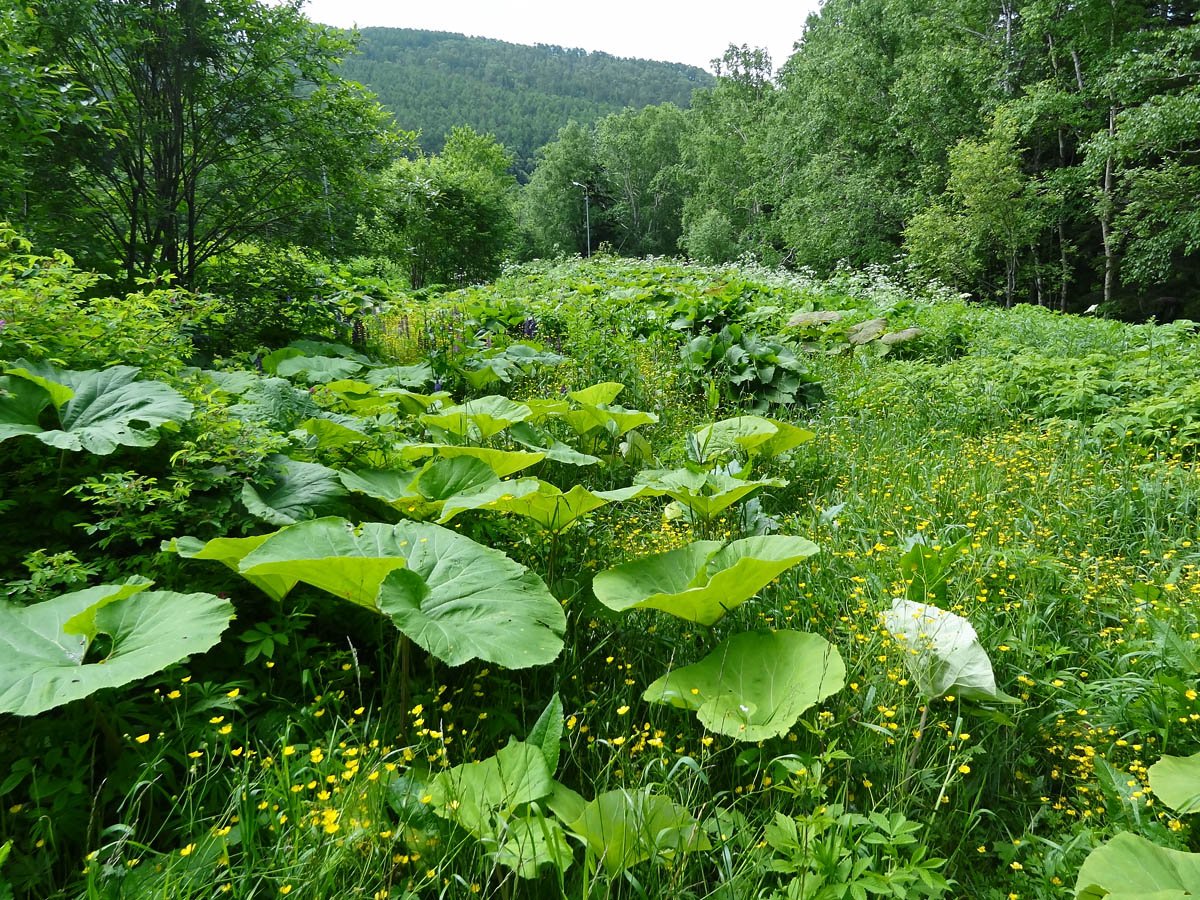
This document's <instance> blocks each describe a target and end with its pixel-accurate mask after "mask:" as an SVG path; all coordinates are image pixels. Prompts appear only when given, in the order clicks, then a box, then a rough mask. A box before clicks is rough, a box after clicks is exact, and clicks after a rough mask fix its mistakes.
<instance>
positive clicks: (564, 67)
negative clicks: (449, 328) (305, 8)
mask: <svg viewBox="0 0 1200 900" xmlns="http://www.w3.org/2000/svg"><path fill="white" fill-rule="evenodd" d="M361 35H362V42H361V44H360V45H359V49H360V51H361V53H360V54H359V55H357V56H352V57H350V58H349V59H347V60H346V62H345V64H344V66H343V67H342V74H343V75H345V77H347V78H349V79H352V80H354V81H359V82H362V83H363V84H364V85H366V86H367V87H368V88H370V89H371V90H372V91H373V92H375V94H377V95H378V97H379V99H380V101H381V102H382V103H383V105H384V106H386V107H387V108H388V109H390V110H391V111H392V112H393V113H394V114H395V116H396V121H397V123H398V124H399V125H400V127H402V128H406V129H411V130H415V131H420V132H421V138H420V140H421V147H422V148H423V149H424V150H426V151H427V152H430V153H436V152H437V151H439V150H440V149H441V147H442V141H443V138H444V136H445V135H446V133H447V132H449V131H450V129H451V128H454V127H455V126H458V125H469V126H471V127H472V128H474V129H475V130H476V131H479V132H484V133H488V132H490V133H492V134H494V135H496V137H497V138H499V139H500V141H501V142H502V143H503V144H504V145H505V146H506V147H508V148H509V149H510V150H512V151H513V153H514V154H515V155H516V160H517V168H518V170H519V171H525V172H527V171H528V169H529V168H530V167H531V164H532V160H533V155H534V151H535V150H537V148H538V147H540V146H542V145H543V144H545V143H547V142H548V141H550V140H551V139H552V138H553V137H554V135H555V133H556V132H557V131H558V129H559V128H561V127H562V126H563V125H564V124H565V123H566V122H568V121H570V120H571V119H576V120H578V121H580V122H592V121H595V120H596V119H598V118H600V117H601V116H603V115H605V114H606V113H610V112H615V111H618V110H621V109H624V108H625V107H627V106H629V107H634V108H640V107H643V106H649V105H651V104H655V103H666V102H670V103H674V104H675V105H677V106H687V105H688V102H689V101H690V99H691V95H692V91H693V90H694V89H695V88H697V87H707V86H710V85H711V84H712V83H713V77H712V75H710V74H709V73H708V72H705V71H704V70H703V69H698V68H695V67H694V66H685V65H682V64H679V63H665V62H653V61H650V60H643V59H623V58H619V57H615V56H609V55H608V54H606V53H588V52H587V51H585V50H570V49H565V48H563V47H556V46H552V45H546V44H539V45H538V46H536V47H529V46H524V45H519V44H510V43H506V42H504V41H496V40H491V39H488V38H478V37H466V36H465V35H461V34H449V33H446V32H436V31H418V30H414V29H407V28H363V29H362V30H361Z"/></svg>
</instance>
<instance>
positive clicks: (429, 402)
mask: <svg viewBox="0 0 1200 900" xmlns="http://www.w3.org/2000/svg"><path fill="white" fill-rule="evenodd" d="M380 393H381V396H383V397H384V398H386V399H387V401H388V402H389V403H391V404H392V405H393V406H395V407H396V409H397V410H398V411H399V412H401V413H405V414H407V415H410V416H417V415H420V414H421V413H427V412H429V411H430V410H433V409H437V408H438V407H444V406H445V405H446V404H447V403H449V402H450V394H449V393H447V392H446V391H435V392H434V393H432V394H419V393H417V392H416V391H409V390H382V391H381V392H380ZM362 402H363V403H364V404H370V405H374V403H375V400H374V398H371V399H369V400H366V401H362ZM347 405H348V406H350V407H351V408H355V404H354V403H348V404H347Z"/></svg>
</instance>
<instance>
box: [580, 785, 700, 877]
mask: <svg viewBox="0 0 1200 900" xmlns="http://www.w3.org/2000/svg"><path fill="white" fill-rule="evenodd" d="M567 829H568V830H569V831H571V832H573V833H574V834H577V835H578V836H579V837H581V838H583V839H584V841H586V842H587V846H588V850H589V851H591V853H592V854H593V855H594V856H595V857H596V858H597V859H598V860H599V861H601V862H602V863H603V864H604V868H605V870H606V871H607V872H608V873H609V874H610V875H616V874H618V873H619V872H621V871H622V870H624V869H627V868H629V867H630V866H632V865H635V864H636V863H639V862H641V861H642V860H645V859H650V858H652V857H657V856H660V855H667V856H670V855H673V854H675V853H682V852H689V851H695V850H711V849H712V844H711V843H710V842H709V840H708V836H707V835H705V834H704V832H703V830H702V829H701V828H700V824H699V823H698V822H697V821H696V820H695V819H694V818H693V817H692V814H691V813H689V812H688V811H687V810H686V809H684V808H683V807H682V806H679V805H678V804H675V803H672V802H671V801H670V800H668V799H667V798H666V797H661V796H658V795H657V794H651V793H650V792H649V791H623V790H618V791H608V792H607V793H604V794H601V795H600V796H598V797H597V798H596V799H595V800H592V801H591V802H590V803H588V804H587V806H585V807H584V809H583V814H582V815H580V817H579V818H578V819H575V820H574V821H572V822H569V823H568V824H567Z"/></svg>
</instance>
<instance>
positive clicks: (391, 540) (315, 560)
mask: <svg viewBox="0 0 1200 900" xmlns="http://www.w3.org/2000/svg"><path fill="white" fill-rule="evenodd" d="M403 540H406V536H405V535H399V536H398V535H397V533H396V531H395V529H394V528H393V527H392V526H391V525H384V524H381V523H379V522H368V523H366V524H364V525H361V526H357V527H356V526H354V525H352V524H351V523H350V522H347V521H346V520H345V519H339V518H336V517H326V518H322V519H313V520H311V521H308V522H301V523H299V524H297V525H290V526H288V527H286V528H283V529H280V530H279V531H277V532H275V533H274V534H272V535H269V536H268V537H267V539H266V540H265V541H263V542H262V543H261V544H260V545H259V546H258V547H257V548H255V549H254V550H251V551H250V553H248V554H246V556H245V557H244V558H243V559H242V561H241V563H240V564H239V567H238V571H240V572H241V573H242V574H243V575H245V576H247V577H253V578H257V579H263V578H267V577H274V578H280V579H285V580H290V581H291V582H292V583H293V584H295V583H296V582H298V581H303V582H304V583H305V584H311V585H312V586H313V587H315V588H320V589H321V590H323V591H327V592H328V593H330V594H333V595H334V596H335V597H341V598H342V599H343V600H349V601H350V602H351V603H357V604H359V605H360V606H365V607H367V608H369V609H376V606H375V597H376V595H377V594H378V593H379V585H380V583H381V582H382V581H383V579H384V578H385V577H387V575H388V573H390V572H392V571H393V570H395V569H402V568H404V566H405V557H406V556H407V550H408V549H409V548H407V547H406V546H405V545H403V544H402V543H401V541H403ZM464 540H465V539H464Z"/></svg>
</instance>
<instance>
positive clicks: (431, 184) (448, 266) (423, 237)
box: [363, 127, 516, 289]
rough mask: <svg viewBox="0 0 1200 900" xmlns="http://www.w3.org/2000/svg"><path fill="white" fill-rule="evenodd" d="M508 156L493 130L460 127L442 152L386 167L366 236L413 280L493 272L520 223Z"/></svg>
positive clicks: (465, 278) (450, 280) (468, 279)
mask: <svg viewBox="0 0 1200 900" xmlns="http://www.w3.org/2000/svg"><path fill="white" fill-rule="evenodd" d="M510 163H511V160H510V158H509V156H508V155H507V152H506V151H505V150H504V148H503V147H502V146H501V145H500V143H499V142H497V141H496V139H495V138H494V137H493V136H492V135H490V134H488V135H480V134H476V133H475V132H474V131H472V130H471V129H470V128H467V127H459V128H455V129H454V130H453V131H452V132H451V133H450V134H448V135H447V137H446V145H445V147H444V148H443V150H442V153H441V155H439V156H430V157H424V156H422V157H418V158H416V159H412V160H407V159H406V160H400V161H398V162H397V163H396V164H395V165H393V166H392V168H391V169H389V170H388V172H387V173H386V174H385V176H384V178H383V179H382V182H381V186H380V202H379V203H378V205H377V207H376V209H375V210H374V212H373V213H372V214H371V217H370V220H369V221H368V223H367V226H366V228H365V229H364V230H363V235H364V237H365V239H366V241H367V244H368V245H369V246H370V247H371V248H372V250H373V251H374V252H376V253H381V254H384V255H387V256H390V257H392V258H393V259H395V260H397V261H398V262H399V263H400V264H401V265H403V266H404V267H405V268H406V269H407V271H408V280H409V284H410V285H411V286H412V287H413V288H418V289H419V288H422V287H425V286H426V285H429V284H460V285H461V284H470V283H474V282H478V281H484V280H486V279H488V278H492V277H494V276H495V275H496V274H497V273H498V272H499V269H500V263H501V261H502V260H503V259H504V257H505V255H506V253H507V252H508V250H509V248H510V245H511V243H512V240H513V234H514V229H515V227H516V217H515V213H514V206H513V204H514V197H513V191H514V189H515V187H516V179H515V178H513V177H512V176H511V175H509V174H508V169H509V166H510Z"/></svg>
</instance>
